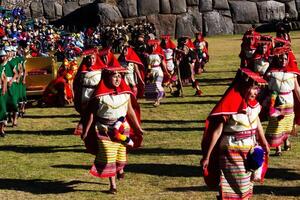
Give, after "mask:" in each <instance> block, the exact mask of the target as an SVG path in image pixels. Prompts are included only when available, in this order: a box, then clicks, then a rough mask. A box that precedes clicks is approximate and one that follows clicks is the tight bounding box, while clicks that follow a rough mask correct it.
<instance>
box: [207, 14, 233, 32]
mask: <svg viewBox="0 0 300 200" xmlns="http://www.w3.org/2000/svg"><path fill="white" fill-rule="evenodd" d="M203 20H204V21H203V23H204V32H205V33H206V35H219V34H233V23H232V20H231V18H229V17H226V16H223V15H221V14H220V13H219V12H217V11H212V12H207V13H204V14H203Z"/></svg>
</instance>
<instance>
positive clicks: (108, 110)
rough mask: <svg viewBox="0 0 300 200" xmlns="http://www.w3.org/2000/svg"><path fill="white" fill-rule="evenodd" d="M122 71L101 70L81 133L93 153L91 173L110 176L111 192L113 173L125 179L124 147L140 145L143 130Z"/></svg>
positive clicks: (114, 191) (114, 187)
mask: <svg viewBox="0 0 300 200" xmlns="http://www.w3.org/2000/svg"><path fill="white" fill-rule="evenodd" d="M125 71H126V69H124V68H123V67H108V68H106V69H105V70H103V72H102V80H101V81H100V84H99V86H98V88H97V89H96V90H95V93H94V95H93V97H92V100H91V101H90V103H89V106H88V109H87V113H88V116H89V118H88V121H87V124H86V125H85V126H84V131H83V135H82V138H83V140H84V141H85V144H86V147H87V149H88V151H89V152H90V153H92V154H94V155H96V158H95V161H94V165H93V167H92V169H91V171H90V173H91V174H92V175H94V176H97V177H100V178H109V181H110V190H109V192H110V193H112V194H115V193H116V192H117V189H116V176H117V178H118V179H121V178H124V167H125V165H126V163H127V155H126V147H127V146H130V147H132V146H134V147H139V146H140V145H141V142H142V133H143V130H142V129H141V126H140V123H139V109H138V104H137V102H136V100H135V97H134V95H133V93H132V92H131V89H130V87H129V86H128V85H127V84H126V83H125V81H124V79H123V78H122V75H121V73H122V72H125ZM130 128H132V129H130Z"/></svg>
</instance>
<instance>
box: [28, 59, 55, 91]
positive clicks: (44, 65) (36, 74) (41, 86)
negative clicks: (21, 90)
mask: <svg viewBox="0 0 300 200" xmlns="http://www.w3.org/2000/svg"><path fill="white" fill-rule="evenodd" d="M25 69H26V72H27V77H26V93H27V96H40V95H42V94H43V92H44V90H45V88H46V87H47V85H48V84H49V83H50V81H52V80H53V79H55V78H56V73H57V64H56V61H55V60H54V58H53V57H33V58H26V61H25Z"/></svg>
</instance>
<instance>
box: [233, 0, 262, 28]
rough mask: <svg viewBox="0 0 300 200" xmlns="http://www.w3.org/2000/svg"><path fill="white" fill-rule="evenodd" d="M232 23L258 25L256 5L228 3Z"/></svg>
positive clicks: (251, 3)
mask: <svg viewBox="0 0 300 200" xmlns="http://www.w3.org/2000/svg"><path fill="white" fill-rule="evenodd" d="M229 5H230V7H231V14H232V21H233V22H234V23H245V24H249V23H258V22H259V15H258V12H257V7H256V3H254V2H249V1H230V2H229Z"/></svg>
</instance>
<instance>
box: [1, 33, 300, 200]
mask: <svg viewBox="0 0 300 200" xmlns="http://www.w3.org/2000/svg"><path fill="white" fill-rule="evenodd" d="M240 39H241V35H235V36H222V37H220V36H219V37H211V38H207V40H208V42H209V52H210V56H211V57H210V63H209V64H208V65H207V66H206V69H207V72H206V73H203V74H202V75H200V76H198V78H199V80H200V85H201V88H202V90H203V92H204V96H203V97H194V96H193V94H194V90H193V89H192V87H191V86H187V87H185V88H184V92H185V97H184V98H180V97H179V98H174V97H171V96H170V95H169V94H168V95H167V98H165V99H164V100H163V101H162V104H161V106H160V107H158V108H154V107H153V106H152V102H147V101H145V100H141V101H140V103H141V108H142V120H143V129H144V130H145V135H144V138H145V139H144V146H143V148H141V149H139V150H136V151H134V152H130V153H129V156H128V157H129V165H128V166H127V167H126V169H125V171H126V177H125V180H122V181H119V182H118V183H117V184H118V194H117V195H116V196H112V195H108V194H106V193H105V192H104V191H105V190H107V189H108V187H109V185H108V180H106V179H97V178H94V177H92V176H90V175H89V173H88V172H89V168H90V167H91V165H92V163H93V159H94V157H93V156H92V155H89V154H86V153H84V146H83V143H82V141H81V140H80V138H79V137H76V136H73V135H72V132H73V129H74V127H75V126H76V124H77V122H78V114H77V113H76V112H75V110H74V109H73V108H72V107H66V108H29V109H28V110H27V111H26V115H25V118H23V119H20V120H19V126H18V127H17V128H10V127H8V128H7V137H5V138H0V160H1V165H0V172H1V173H0V199H22V200H23V199H30V200H31V199H47V200H49V199H66V200H67V199H78V200H81V199H215V196H216V194H217V193H216V192H214V191H210V190H209V189H208V188H207V187H206V186H205V184H204V181H203V178H202V175H201V174H202V173H201V169H200V167H199V161H200V158H201V150H200V140H201V136H202V133H203V128H204V123H205V122H204V121H205V119H206V117H207V115H208V113H209V112H210V110H211V109H212V107H213V106H214V105H215V103H216V102H217V101H218V100H219V99H220V98H221V96H222V94H223V93H224V91H225V90H226V88H227V86H228V84H229V83H230V81H231V79H232V78H233V77H234V75H235V71H236V69H237V68H238V66H239V58H238V54H239V51H240V42H241V40H240ZM299 40H300V32H294V33H292V41H293V45H294V46H293V49H294V53H295V54H296V57H297V59H298V60H300V41H299ZM292 144H293V148H292V151H289V152H284V155H283V156H282V157H272V156H271V157H270V170H269V172H268V174H267V178H266V180H265V183H264V185H260V184H257V185H256V187H255V191H254V193H255V195H254V199H297V198H299V195H300V190H299V185H300V168H299V166H300V154H299V153H297V152H300V145H299V144H300V142H299V138H296V137H293V138H292ZM272 153H273V152H272Z"/></svg>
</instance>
